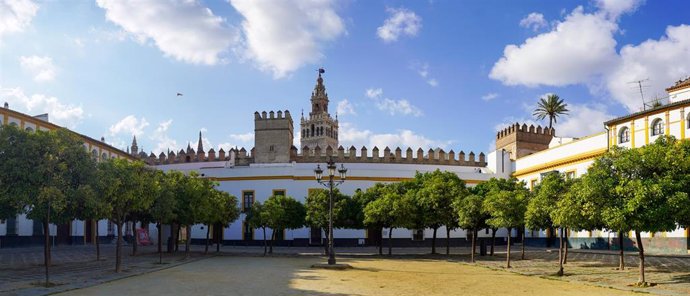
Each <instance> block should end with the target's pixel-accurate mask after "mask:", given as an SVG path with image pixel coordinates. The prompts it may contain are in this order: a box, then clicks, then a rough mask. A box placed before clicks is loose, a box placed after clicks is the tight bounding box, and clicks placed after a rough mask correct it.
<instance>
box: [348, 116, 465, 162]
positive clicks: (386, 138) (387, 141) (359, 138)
mask: <svg viewBox="0 0 690 296" xmlns="http://www.w3.org/2000/svg"><path fill="white" fill-rule="evenodd" d="M338 136H339V137H340V138H339V141H340V142H341V143H342V145H343V147H345V148H346V149H348V148H349V147H350V146H355V147H356V148H357V150H358V152H359V149H360V148H361V147H362V146H366V147H367V148H368V149H369V153H371V149H372V148H374V146H376V147H378V148H379V150H380V151H381V152H379V153H383V149H384V148H385V147H386V146H387V147H389V148H390V149H391V151H393V150H395V148H397V147H400V148H401V149H403V151H404V150H406V149H407V147H411V148H412V149H413V150H415V151H416V150H417V148H422V149H424V150H425V152H426V151H427V150H428V149H429V148H432V149H435V148H443V149H448V148H449V147H450V146H451V145H452V144H453V141H449V140H434V139H430V138H428V137H426V136H424V135H420V134H418V133H416V132H414V131H411V130H407V129H401V130H398V131H397V132H395V133H375V132H372V131H371V130H368V129H365V130H360V129H358V128H357V127H355V126H354V125H352V124H351V123H348V122H342V123H341V124H340V129H339V131H338ZM380 155H381V154H380Z"/></svg>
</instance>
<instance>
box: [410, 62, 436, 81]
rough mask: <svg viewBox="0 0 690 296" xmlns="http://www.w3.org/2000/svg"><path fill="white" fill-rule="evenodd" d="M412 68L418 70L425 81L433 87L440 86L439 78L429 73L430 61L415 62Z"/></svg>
mask: <svg viewBox="0 0 690 296" xmlns="http://www.w3.org/2000/svg"><path fill="white" fill-rule="evenodd" d="M412 68H413V69H414V70H415V71H417V74H419V76H420V77H422V79H424V81H426V83H427V84H429V85H430V86H432V87H436V86H438V80H436V78H433V77H431V75H430V74H429V63H413V64H412Z"/></svg>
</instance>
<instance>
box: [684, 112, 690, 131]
mask: <svg viewBox="0 0 690 296" xmlns="http://www.w3.org/2000/svg"><path fill="white" fill-rule="evenodd" d="M685 128H687V129H690V113H688V117H687V118H685Z"/></svg>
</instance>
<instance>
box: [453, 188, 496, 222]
mask: <svg viewBox="0 0 690 296" xmlns="http://www.w3.org/2000/svg"><path fill="white" fill-rule="evenodd" d="M453 209H454V210H455V212H456V215H457V217H458V226H459V227H460V228H463V229H481V228H485V227H486V219H488V216H487V214H486V212H485V211H484V197H483V196H481V195H479V194H470V195H468V196H466V197H464V198H458V199H456V200H455V202H454V203H453Z"/></svg>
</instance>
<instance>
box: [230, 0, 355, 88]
mask: <svg viewBox="0 0 690 296" xmlns="http://www.w3.org/2000/svg"><path fill="white" fill-rule="evenodd" d="M230 3H231V4H232V6H233V7H234V8H235V9H236V10H237V11H238V12H239V13H240V14H241V15H242V16H243V17H244V21H243V22H242V30H243V32H244V37H245V39H246V40H245V41H246V48H245V49H244V52H243V55H244V56H245V57H246V58H249V59H251V60H253V61H255V62H256V63H257V64H258V66H259V68H260V69H262V70H265V71H270V72H272V73H273V76H274V77H275V78H282V77H285V76H286V75H288V74H289V73H291V72H292V71H295V70H297V69H298V68H300V67H302V66H303V65H305V64H313V63H316V62H318V61H319V60H321V59H322V58H323V56H324V54H323V53H322V50H323V45H324V44H325V43H327V42H328V41H333V40H335V39H337V38H338V37H340V36H341V35H343V34H345V33H346V31H345V25H344V23H343V20H342V19H341V18H340V16H339V15H338V14H337V13H336V9H335V5H336V4H335V2H334V1H330V0H298V1H253V0H231V1H230Z"/></svg>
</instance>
